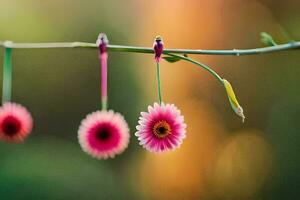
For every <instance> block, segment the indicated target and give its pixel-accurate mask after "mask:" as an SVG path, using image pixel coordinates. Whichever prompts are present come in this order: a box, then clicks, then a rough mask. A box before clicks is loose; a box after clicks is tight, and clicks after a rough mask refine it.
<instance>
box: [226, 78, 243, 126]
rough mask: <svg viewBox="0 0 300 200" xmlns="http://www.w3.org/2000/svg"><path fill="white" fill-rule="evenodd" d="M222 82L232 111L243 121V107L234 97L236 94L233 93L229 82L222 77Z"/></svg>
mask: <svg viewBox="0 0 300 200" xmlns="http://www.w3.org/2000/svg"><path fill="white" fill-rule="evenodd" d="M223 83H224V87H225V89H226V92H227V96H228V99H229V102H230V105H231V107H232V109H233V111H234V112H235V113H236V114H237V115H238V116H240V117H241V118H242V121H243V122H244V121H245V115H244V111H243V108H242V107H241V106H240V104H239V102H238V100H237V99H236V96H235V94H234V91H233V89H232V86H231V84H230V83H229V82H228V81H227V80H226V79H223Z"/></svg>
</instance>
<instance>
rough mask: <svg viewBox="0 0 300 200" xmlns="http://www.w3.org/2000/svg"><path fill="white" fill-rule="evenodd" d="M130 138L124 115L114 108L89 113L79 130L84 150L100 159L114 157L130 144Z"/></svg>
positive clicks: (80, 141)
mask: <svg viewBox="0 0 300 200" xmlns="http://www.w3.org/2000/svg"><path fill="white" fill-rule="evenodd" d="M129 138H130V134H129V128H128V125H127V123H126V121H125V119H124V117H123V116H122V115H121V114H119V113H114V112H113V111H112V110H109V111H104V110H103V111H96V112H93V113H91V114H89V115H87V117H86V118H85V119H84V120H82V122H81V125H80V127H79V130H78V139H79V143H80V145H81V147H82V149H83V151H85V152H86V153H88V154H90V155H91V156H93V157H95V158H98V159H107V158H109V157H110V158H113V157H115V155H117V154H120V153H122V152H123V151H124V150H125V149H126V148H127V146H128V143H129Z"/></svg>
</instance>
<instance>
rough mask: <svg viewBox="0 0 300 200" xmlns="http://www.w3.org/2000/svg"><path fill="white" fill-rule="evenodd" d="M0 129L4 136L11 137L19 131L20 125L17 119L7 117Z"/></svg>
mask: <svg viewBox="0 0 300 200" xmlns="http://www.w3.org/2000/svg"><path fill="white" fill-rule="evenodd" d="M1 128H2V131H3V132H4V134H6V135H8V136H11V137H12V136H14V135H16V134H17V133H18V132H19V131H20V128H21V124H20V121H19V120H18V119H17V118H15V117H13V116H8V117H6V118H5V119H4V120H3V122H2V127H1Z"/></svg>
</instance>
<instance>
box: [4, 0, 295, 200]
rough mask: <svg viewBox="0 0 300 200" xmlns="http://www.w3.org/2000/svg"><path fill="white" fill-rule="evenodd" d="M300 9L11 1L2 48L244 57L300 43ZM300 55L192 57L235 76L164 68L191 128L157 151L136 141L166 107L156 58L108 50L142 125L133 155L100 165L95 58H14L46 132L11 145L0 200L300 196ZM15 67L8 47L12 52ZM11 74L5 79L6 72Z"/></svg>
mask: <svg viewBox="0 0 300 200" xmlns="http://www.w3.org/2000/svg"><path fill="white" fill-rule="evenodd" d="M299 8H300V2H299V1H298V0H286V1H282V0H251V1H246V0H212V1H210V0H185V1H182V0H172V1H168V0H166V1H159V0H153V1H139V0H127V1H122V0H115V1H108V0H106V1H103V0H101V1H100V0H88V1H80V0H64V1H60V0H52V1H38V0H26V1H20V0H0V41H3V40H13V41H15V42H67V41H70V42H71V41H85V42H95V40H96V38H97V36H98V33H100V32H105V33H106V34H107V35H108V37H109V40H110V43H111V44H124V45H136V46H151V45H152V42H153V38H154V37H155V36H156V35H158V34H160V35H162V36H163V38H164V41H165V45H166V47H168V48H201V49H234V48H254V47H262V46H264V45H263V44H262V43H261V41H260V36H259V34H260V32H262V31H266V32H268V33H270V34H271V35H272V36H273V37H274V39H275V40H276V41H277V42H278V43H285V42H289V41H292V40H300V9H299ZM299 55H300V52H299V51H286V52H279V53H274V54H268V55H256V56H239V57H237V56H204V55H202V56H191V57H192V58H195V59H198V60H200V61H202V62H204V63H206V64H208V65H210V66H211V67H212V68H213V69H214V70H216V71H217V72H218V73H219V74H220V75H221V76H222V77H224V78H226V79H227V80H229V81H230V82H231V83H232V85H233V87H234V89H235V92H236V95H237V96H238V99H239V102H240V104H241V105H242V106H243V108H244V111H245V115H246V117H247V118H246V121H245V123H244V124H243V123H241V119H240V118H238V117H237V116H236V115H235V114H234V113H233V111H232V110H231V108H230V105H229V103H228V101H227V97H226V94H225V91H224V88H223V87H222V86H221V85H220V84H219V83H218V82H217V81H216V80H215V79H214V78H213V77H212V76H210V74H208V73H207V72H206V71H203V70H202V69H200V68H197V67H196V66H194V65H192V64H189V63H186V62H184V61H180V62H177V63H174V64H170V63H167V62H164V61H163V62H162V90H163V96H164V100H165V102H170V103H175V104H176V105H177V106H178V107H179V108H180V109H181V110H182V113H183V114H184V116H185V120H186V123H187V124H188V132H187V138H186V140H185V141H184V143H183V145H182V147H181V148H180V149H177V150H176V151H174V152H170V153H164V154H160V155H154V154H151V153H149V152H147V151H145V150H144V149H143V148H142V147H140V146H139V145H138V142H137V139H136V137H135V136H134V132H135V126H136V124H137V119H138V117H139V112H140V111H145V110H146V108H147V106H148V105H151V104H153V102H154V101H157V94H156V82H155V64H154V62H153V56H152V55H144V54H134V53H110V54H109V100H110V101H109V105H110V108H112V109H114V110H115V111H118V112H121V113H122V114H123V115H125V117H126V119H127V121H128V123H129V125H130V127H131V135H132V137H131V141H130V145H129V148H128V149H127V151H125V152H124V153H123V154H122V155H120V156H118V157H116V158H115V159H112V160H105V161H99V160H95V159H93V158H91V157H90V156H88V155H87V154H85V153H84V152H82V151H81V149H80V146H79V144H78V141H77V130H78V126H79V124H80V121H81V120H82V119H83V118H84V117H85V116H86V114H88V113H90V112H92V111H95V110H97V109H99V108H100V96H99V85H98V83H99V64H98V58H97V50H96V49H43V50H41V49H20V50H13V67H14V69H13V101H15V102H19V103H21V104H23V105H24V106H26V107H27V108H28V109H29V110H30V112H31V113H32V115H33V117H34V120H35V124H34V131H33V133H32V135H31V136H30V137H29V138H28V139H27V140H26V141H25V142H24V143H22V144H13V145H12V144H5V143H1V144H0V199H5V200H10V199H44V200H47V199H82V200H85V199H87V200H88V199H146V200H147V199H212V200H214V199H216V200H223V199H226V200H250V199H251V200H254V199H255V200H265V199H266V200H271V199H272V200H275V199H297V198H299V196H300V190H299V188H300V175H299V168H300V158H299V152H300V134H299V133H300V131H299V130H300V123H299V114H300V92H299V84H300V79H299V73H300V68H299V63H300V56H299ZM0 61H1V62H2V61H3V49H2V48H1V49H0ZM1 73H2V72H1Z"/></svg>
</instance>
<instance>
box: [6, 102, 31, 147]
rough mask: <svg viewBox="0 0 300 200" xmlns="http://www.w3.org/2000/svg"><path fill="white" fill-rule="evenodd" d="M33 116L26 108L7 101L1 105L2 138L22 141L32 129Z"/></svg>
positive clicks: (9, 140)
mask: <svg viewBox="0 0 300 200" xmlns="http://www.w3.org/2000/svg"><path fill="white" fill-rule="evenodd" d="M32 123H33V120H32V117H31V115H30V113H29V112H28V111H27V109H26V108H24V107H23V106H21V105H20V104H17V103H12V102H6V103H4V104H3V106H2V107H0V140H4V141H6V142H15V143H18V142H22V141H23V140H24V139H25V138H26V137H27V136H28V135H29V134H30V132H31V130H32Z"/></svg>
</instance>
